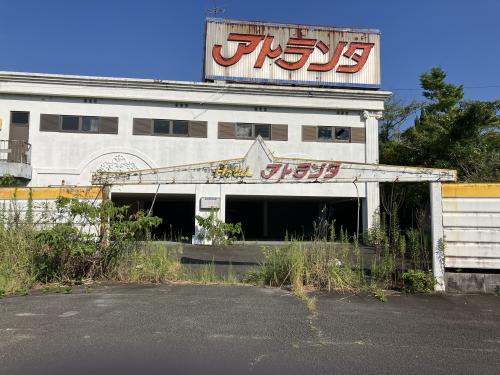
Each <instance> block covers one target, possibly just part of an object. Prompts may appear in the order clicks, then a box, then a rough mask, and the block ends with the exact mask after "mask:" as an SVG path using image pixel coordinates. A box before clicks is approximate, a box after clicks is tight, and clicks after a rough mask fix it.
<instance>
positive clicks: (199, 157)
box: [0, 72, 389, 227]
mask: <svg viewBox="0 0 500 375" xmlns="http://www.w3.org/2000/svg"><path fill="white" fill-rule="evenodd" d="M388 95H389V93H386V92H377V91H363V90H345V89H312V88H291V87H271V86H257V85H241V84H240V85H236V84H220V83H218V84H213V83H212V84H209V83H190V82H185V83H180V82H168V81H151V80H132V79H115V78H95V77H74V76H56V75H37V74H21V73H2V72H0V118H1V119H2V120H3V123H4V126H3V127H2V129H1V130H0V139H8V132H9V126H8V124H9V121H10V112H11V111H29V112H30V136H29V142H30V143H31V144H32V167H33V178H32V180H31V182H30V183H29V186H49V185H60V184H61V183H62V181H63V180H64V183H65V184H66V185H89V184H90V178H91V174H92V173H93V172H94V171H95V170H96V169H98V168H99V167H100V166H101V165H102V164H103V163H115V164H116V163H117V161H116V157H117V156H118V157H119V158H120V159H121V160H122V162H123V161H125V162H126V163H133V165H134V166H135V167H137V169H145V168H157V167H164V166H170V165H179V164H189V163H198V162H205V161H211V160H221V159H229V158H235V157H242V156H244V154H245V153H246V152H247V150H248V149H249V147H250V145H251V144H252V141H250V140H234V139H218V138H217V124H218V122H256V123H271V124H273V123H274V124H287V125H288V141H266V144H267V145H268V146H269V148H270V149H271V150H272V151H273V152H274V154H275V155H277V156H283V157H286V156H290V157H304V158H310V159H323V160H338V161H351V162H362V163H365V162H369V163H378V118H379V116H380V113H381V111H382V110H383V100H384V99H385V98H386V97H387V96H388ZM85 98H95V99H97V103H85V102H84V99H85ZM176 103H187V104H188V108H177V107H176V105H175V104H176ZM259 106H264V107H266V108H267V111H256V110H255V107H259ZM338 111H342V112H339V113H344V112H347V113H348V114H339V113H337V112H338ZM40 114H57V115H87V116H111V117H118V118H119V121H118V134H117V135H108V134H81V133H57V132H41V131H40V130H39V128H40ZM134 117H137V118H168V119H179V120H198V121H207V123H208V128H207V138H184V137H176V138H174V137H159V136H138V135H132V125H133V118H134ZM302 125H326V126H349V127H366V129H367V131H366V145H365V144H359V143H320V142H303V141H302V133H301V132H302ZM114 160H115V161H114ZM118 164H119V161H118ZM203 189H206V187H203V188H202V187H200V186H195V185H163V186H161V187H160V189H159V193H162V194H176V193H178V194H196V197H197V208H198V205H199V202H198V198H199V197H201V196H202V194H204V193H201V191H202V190H203ZM217 190H218V191H219V192H223V194H222V198H223V200H224V197H225V195H267V196H317V197H356V196H357V194H358V193H357V192H356V189H355V186H354V184H352V183H349V184H346V183H342V184H341V183H339V184H295V185H294V184H286V185H252V186H245V185H226V186H223V187H222V188H221V189H217ZM155 191H156V186H122V187H113V190H112V192H113V193H115V192H134V193H141V192H150V193H154V192H155ZM367 191H368V192H369V193H368V197H367V195H366V194H367V193H366V192H367ZM358 192H359V196H360V197H361V198H367V199H365V200H364V205H365V209H367V210H368V212H367V214H366V215H365V216H366V217H365V221H364V225H365V227H366V226H368V225H370V223H371V218H372V216H373V213H374V212H375V211H376V209H377V208H378V205H379V196H378V185H377V184H376V183H367V184H359V186H358ZM197 211H198V209H197ZM222 217H224V216H222Z"/></svg>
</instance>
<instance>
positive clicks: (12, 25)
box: [0, 0, 500, 100]
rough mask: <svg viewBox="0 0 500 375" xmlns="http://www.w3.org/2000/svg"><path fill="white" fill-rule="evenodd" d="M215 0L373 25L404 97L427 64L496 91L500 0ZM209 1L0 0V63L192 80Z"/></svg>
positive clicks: (470, 92)
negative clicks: (378, 32) (376, 29)
mask: <svg viewBox="0 0 500 375" xmlns="http://www.w3.org/2000/svg"><path fill="white" fill-rule="evenodd" d="M216 3H217V6H219V7H223V8H225V13H224V14H223V15H222V17H227V18H238V19H253V20H265V21H279V22H291V23H305V24H318V25H329V26H350V27H363V28H378V29H380V30H381V32H382V42H381V46H382V88H384V89H388V90H392V91H394V92H396V93H397V94H398V95H399V96H400V97H402V98H403V99H410V98H412V97H416V98H418V97H420V91H419V90H418V89H419V80H418V78H419V75H420V74H421V73H422V72H424V71H426V70H428V69H430V68H431V67H432V66H441V67H442V68H443V69H444V70H445V71H446V72H447V73H448V79H449V80H450V81H451V82H453V83H457V84H460V83H462V84H464V85H465V87H466V89H465V92H466V97H467V98H469V99H485V100H488V99H500V73H499V70H500V21H499V15H500V0H413V1H409V0H408V1H404V0H399V1H398V0H380V1H376V0H371V1H370V0H357V1H347V0H342V1H339V0H308V1H294V0H284V1H282V0H274V1H272V0H252V1H243V0H218V1H217V2H216ZM213 6H214V1H213V0H184V1H167V0H164V1H160V0H141V1H137V0H134V1H132V0H114V1H111V0H109V1H106V0H85V1H76V0H72V1H70V0H43V1H42V0H31V1H28V0H16V1H10V0H0V14H1V15H2V17H1V20H2V22H1V23H0V43H1V48H0V70H10V71H28V72H44V73H62V74H81V75H99V76H116V77H140V78H158V79H171V80H192V81H199V80H201V71H202V54H203V53H202V52H203V26H204V18H205V16H206V15H207V10H208V9H209V8H211V7H213ZM478 86H479V87H480V88H478ZM485 86H495V87H485ZM401 89H402V90H401Z"/></svg>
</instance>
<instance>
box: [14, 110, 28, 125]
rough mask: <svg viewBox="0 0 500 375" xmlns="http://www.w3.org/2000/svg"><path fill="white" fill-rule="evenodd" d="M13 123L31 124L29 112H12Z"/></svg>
mask: <svg viewBox="0 0 500 375" xmlns="http://www.w3.org/2000/svg"><path fill="white" fill-rule="evenodd" d="M11 122H12V123H13V124H29V122H30V113H29V112H11Z"/></svg>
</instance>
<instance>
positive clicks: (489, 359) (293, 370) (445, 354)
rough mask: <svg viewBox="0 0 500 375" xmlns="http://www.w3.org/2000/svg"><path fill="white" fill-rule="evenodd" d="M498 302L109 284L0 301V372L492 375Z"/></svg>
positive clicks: (499, 364)
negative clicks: (309, 298) (310, 299)
mask: <svg viewBox="0 0 500 375" xmlns="http://www.w3.org/2000/svg"><path fill="white" fill-rule="evenodd" d="M499 369H500V297H497V296H494V295H413V296H410V295H398V294H396V295H392V296H390V297H389V301H388V302H386V303H383V302H380V301H378V300H376V299H374V298H373V297H370V296H353V295H323V294H321V295H318V296H317V302H316V307H314V306H312V304H309V306H308V304H307V303H306V302H305V301H303V300H300V299H298V298H297V297H295V296H293V295H292V294H291V293H289V292H287V291H285V290H281V289H272V288H258V287H250V286H217V285H207V286H203V285H182V284H163V285H114V286H113V285H111V286H102V285H101V286H94V287H93V289H92V290H87V291H86V290H85V289H84V288H83V287H82V288H76V289H73V290H72V291H71V293H70V294H62V293H52V292H49V293H45V294H44V293H35V294H34V295H29V296H16V297H5V298H3V299H0V373H1V374H2V375H3V374H51V375H56V374H72V375H79V374H177V373H179V374H239V373H258V374H260V373H265V374H351V373H352V374H360V373H363V374H387V373H404V374H423V373H425V374H450V373H452V374H471V373H480V374H498V373H499Z"/></svg>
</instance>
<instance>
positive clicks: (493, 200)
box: [442, 184, 500, 270]
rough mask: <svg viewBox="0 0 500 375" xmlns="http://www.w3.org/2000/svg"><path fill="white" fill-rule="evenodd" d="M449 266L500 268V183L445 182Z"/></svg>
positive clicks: (444, 222)
mask: <svg viewBox="0 0 500 375" xmlns="http://www.w3.org/2000/svg"><path fill="white" fill-rule="evenodd" d="M442 197H443V198H442V199H443V203H442V210H443V231H444V238H445V267H447V268H473V269H484V270H499V269H500V184H443V187H442Z"/></svg>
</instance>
